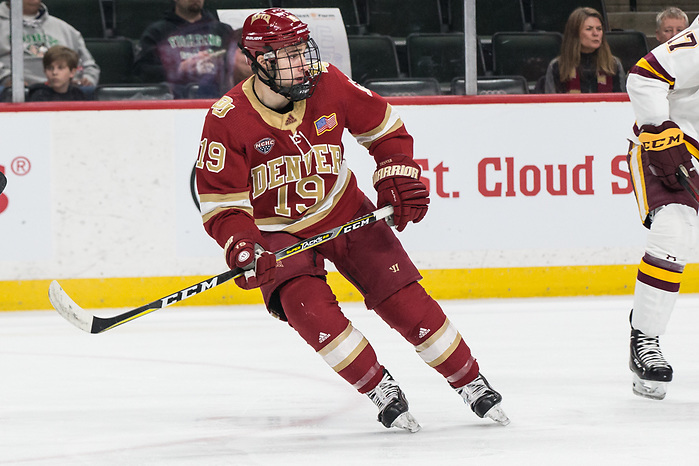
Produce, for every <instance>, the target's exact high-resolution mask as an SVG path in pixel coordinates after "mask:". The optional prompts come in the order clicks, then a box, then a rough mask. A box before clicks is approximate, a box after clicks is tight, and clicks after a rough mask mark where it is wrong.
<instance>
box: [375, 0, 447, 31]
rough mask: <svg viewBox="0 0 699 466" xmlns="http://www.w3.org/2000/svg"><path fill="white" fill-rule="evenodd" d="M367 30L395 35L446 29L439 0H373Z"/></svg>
mask: <svg viewBox="0 0 699 466" xmlns="http://www.w3.org/2000/svg"><path fill="white" fill-rule="evenodd" d="M367 14H368V17H369V18H368V24H367V32H368V33H370V34H383V35H387V36H391V37H401V38H404V37H407V36H408V35H409V34H413V33H438V32H445V31H446V25H445V24H443V21H442V7H441V4H440V1H439V0H412V1H410V0H371V1H369V2H368V13H367Z"/></svg>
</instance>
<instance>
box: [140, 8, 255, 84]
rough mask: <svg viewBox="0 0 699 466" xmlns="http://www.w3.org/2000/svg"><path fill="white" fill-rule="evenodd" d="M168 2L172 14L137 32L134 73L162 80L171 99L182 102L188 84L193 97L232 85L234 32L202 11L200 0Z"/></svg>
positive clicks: (146, 77) (141, 77) (142, 78)
mask: <svg viewBox="0 0 699 466" xmlns="http://www.w3.org/2000/svg"><path fill="white" fill-rule="evenodd" d="M173 1H174V5H173V9H172V11H169V12H168V13H166V15H165V16H164V17H163V18H162V19H160V20H158V21H156V22H154V23H153V24H151V25H149V26H148V27H147V28H146V30H145V31H144V32H143V35H142V36H141V39H140V44H139V45H140V47H139V48H140V50H139V51H138V53H137V56H136V63H135V70H136V75H137V76H138V77H139V78H140V79H141V80H142V81H144V82H162V81H166V82H168V83H169V84H170V85H171V87H172V90H173V95H174V96H175V98H187V97H188V95H189V86H190V85H197V86H198V90H197V92H196V94H195V95H194V97H201V98H207V97H209V98H218V97H220V96H222V95H223V94H224V93H225V92H227V91H228V90H229V89H230V88H231V87H233V84H234V78H233V67H234V63H235V62H236V58H235V56H236V53H237V52H238V47H237V46H236V41H235V34H234V31H233V29H232V28H231V27H230V26H229V25H227V24H224V23H222V22H220V21H219V20H218V19H217V18H216V17H215V16H214V15H213V14H212V13H210V12H209V11H207V10H205V9H204V0H173ZM245 66H247V63H245ZM249 74H252V71H250V72H249Z"/></svg>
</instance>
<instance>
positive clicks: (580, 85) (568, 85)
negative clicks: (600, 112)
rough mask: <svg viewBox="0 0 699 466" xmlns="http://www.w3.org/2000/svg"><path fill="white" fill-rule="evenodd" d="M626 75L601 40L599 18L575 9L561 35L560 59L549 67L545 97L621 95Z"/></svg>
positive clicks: (594, 14) (596, 12)
mask: <svg viewBox="0 0 699 466" xmlns="http://www.w3.org/2000/svg"><path fill="white" fill-rule="evenodd" d="M624 90H625V73H624V68H623V66H622V64H621V61H620V60H619V59H618V58H616V57H615V56H614V55H612V52H611V50H610V49H609V44H608V43H607V39H606V38H605V37H604V21H603V18H602V15H601V14H600V13H599V12H598V11H597V10H595V9H594V8H587V7H583V8H577V9H575V10H574V11H573V12H572V13H571V14H570V17H569V18H568V22H567V23H566V27H565V30H564V32H563V43H562V44H561V55H560V56H558V57H556V58H554V59H553V60H552V61H551V63H549V66H548V69H547V70H546V77H545V82H544V91H545V92H546V93H547V94H565V93H571V94H574V93H595V92H624Z"/></svg>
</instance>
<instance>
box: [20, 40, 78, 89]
mask: <svg viewBox="0 0 699 466" xmlns="http://www.w3.org/2000/svg"><path fill="white" fill-rule="evenodd" d="M78 61H79V58H78V54H77V53H76V52H75V50H72V49H69V48H68V47H64V46H62V45H54V46H53V47H51V48H50V49H48V50H47V51H46V53H45V54H44V58H43V62H44V73H46V79H47V81H46V83H45V84H44V83H42V84H34V85H33V86H30V87H29V95H28V96H27V101H29V102H39V101H66V100H85V94H83V91H81V90H80V88H79V87H77V86H75V85H73V83H72V81H73V78H74V77H75V73H76V72H77V70H78Z"/></svg>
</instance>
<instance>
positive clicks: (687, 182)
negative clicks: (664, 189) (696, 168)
mask: <svg viewBox="0 0 699 466" xmlns="http://www.w3.org/2000/svg"><path fill="white" fill-rule="evenodd" d="M675 176H676V177H677V181H679V182H680V184H681V185H682V187H683V188H684V189H685V190H686V191H687V192H688V193H689V194H691V195H692V197H694V200H696V201H697V202H699V189H697V187H696V186H695V185H694V182H693V181H692V180H691V179H689V171H687V168H686V167H685V166H684V165H680V166H679V167H677V172H676V173H675Z"/></svg>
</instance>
